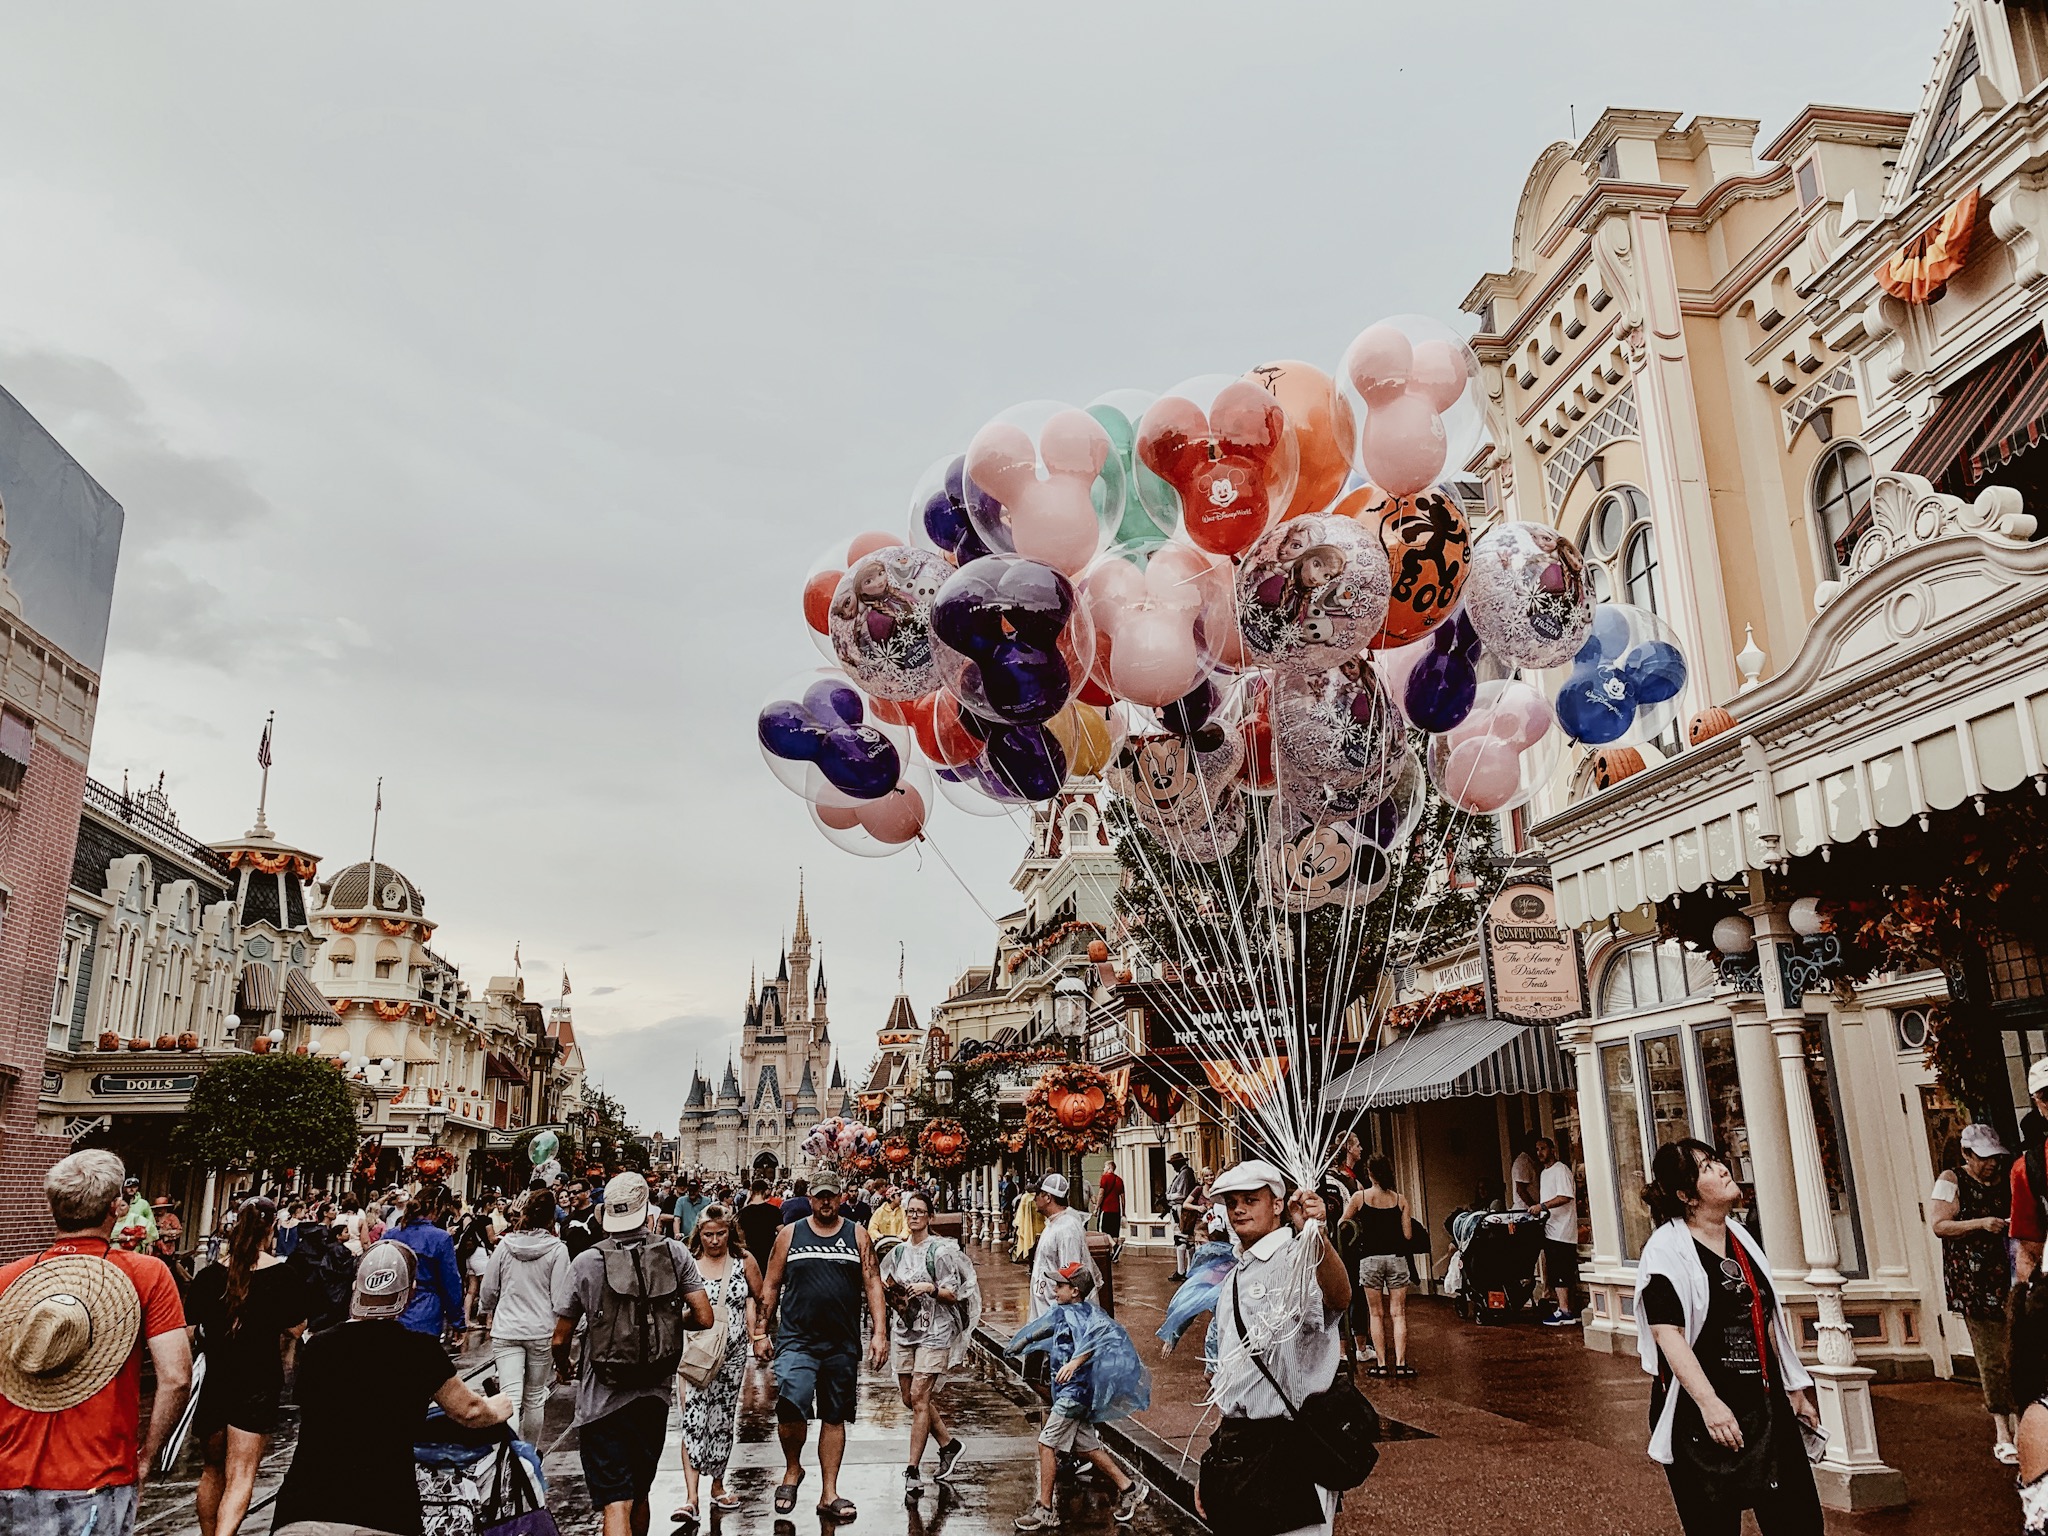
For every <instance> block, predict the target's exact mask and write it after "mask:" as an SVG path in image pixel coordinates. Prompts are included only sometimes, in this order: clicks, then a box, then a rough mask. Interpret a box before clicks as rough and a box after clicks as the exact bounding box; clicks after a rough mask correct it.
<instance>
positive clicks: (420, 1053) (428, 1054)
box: [398, 1035, 441, 1067]
mask: <svg viewBox="0 0 2048 1536" xmlns="http://www.w3.org/2000/svg"><path fill="white" fill-rule="evenodd" d="M398 1059H399V1060H400V1061H407V1062H411V1063H412V1064H413V1065H414V1066H419V1067H424V1066H426V1065H428V1064H429V1063H430V1062H436V1061H439V1060H440V1059H441V1053H440V1052H439V1051H437V1050H435V1049H434V1048H433V1047H432V1046H430V1045H428V1044H427V1043H426V1042H425V1041H424V1040H421V1039H419V1038H418V1037H417V1036H415V1035H407V1036H406V1037H405V1049H404V1050H403V1051H401V1052H399V1055H398Z"/></svg>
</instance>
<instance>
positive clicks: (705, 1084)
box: [676, 876, 853, 1171]
mask: <svg viewBox="0 0 2048 1536" xmlns="http://www.w3.org/2000/svg"><path fill="white" fill-rule="evenodd" d="M742 1026H743V1027H742V1038H741V1043H740V1058H739V1063H738V1066H737V1068H735V1066H734V1064H733V1061H732V1059H731V1058H730V1057H728V1058H727V1059H726V1063H725V1076H724V1078H723V1079H721V1080H720V1082H719V1083H718V1085H717V1087H716V1088H714V1087H713V1086H712V1083H711V1080H710V1079H709V1078H708V1077H705V1076H704V1075H703V1074H702V1073H699V1072H692V1073H691V1074H690V1095H689V1097H688V1098H687V1099H686V1100H684V1102H683V1113H682V1118H681V1120H680V1121H679V1122H678V1124H677V1127H676V1137H677V1140H678V1142H679V1143H680V1145H679V1147H678V1150H677V1155H676V1161H677V1165H678V1166H679V1167H683V1168H693V1167H699V1166H702V1167H705V1168H711V1169H718V1170H725V1169H731V1170H735V1171H738V1170H750V1171H751V1170H766V1169H768V1168H770V1167H774V1168H790V1167H793V1166H795V1165H796V1164H797V1163H798V1162H799V1161H800V1155H799V1152H798V1149H799V1148H800V1147H801V1146H802V1144H803V1139H804V1137H805V1135H806V1134H807V1133H808V1132H809V1131H810V1129H811V1127H812V1126H814V1125H816V1124H817V1123H818V1122H819V1121H820V1120H822V1119H824V1118H825V1117H826V1116H827V1115H838V1114H851V1113H852V1102H853V1101H852V1097H851V1095H849V1094H848V1092H847V1088H846V1077H845V1074H844V1073H843V1072H841V1071H840V1068H839V1063H838V1061H837V1059H836V1058H835V1056H834V1054H833V1050H832V1031H831V1025H830V1021H829V1019H828V1017H827V1008H826V1001H825V965H824V961H823V960H822V959H821V960H820V961H819V962H818V972H817V980H816V981H815V982H813V981H812V979H811V920H810V916H809V914H807V913H806V912H805V911H804V891H803V881H802V877H801V876H799V877H798V881H797V891H796V927H795V929H794V930H793V931H792V932H791V934H790V939H789V943H788V945H787V947H786V948H785V949H784V950H783V952H782V959H781V961H780V963H779V964H778V965H777V966H776V969H775V975H774V977H773V978H772V979H770V980H768V981H760V980H759V979H758V978H755V977H750V978H749V979H748V982H747V1007H746V1012H745V1014H744V1016H743V1020H742Z"/></svg>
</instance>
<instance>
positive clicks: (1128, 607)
mask: <svg viewBox="0 0 2048 1536" xmlns="http://www.w3.org/2000/svg"><path fill="white" fill-rule="evenodd" d="M1148 595H1149V589H1148V584H1147V582H1146V580H1145V572H1144V571H1143V570H1141V569H1140V568H1139V566H1138V564H1137V562H1135V561H1133V560H1126V559H1122V558H1119V557H1115V556H1112V557H1111V558H1109V559H1105V560H1098V561H1096V563H1095V564H1094V565H1092V566H1090V567H1089V569H1088V571H1087V573H1086V574H1085V575H1083V576H1082V578H1081V601H1082V602H1083V603H1084V604H1086V605H1087V608H1088V617H1089V618H1091V619H1093V620H1094V621H1095V633H1096V636H1097V638H1098V640H1101V639H1108V640H1112V641H1113V640H1115V639H1116V635H1117V631H1118V630H1119V629H1121V628H1122V627H1123V621H1124V616H1125V615H1126V614H1128V613H1130V612H1132V611H1133V610H1135V609H1137V608H1139V607H1141V606H1142V605H1143V604H1144V602H1145V600H1146V598H1147V596H1148Z"/></svg>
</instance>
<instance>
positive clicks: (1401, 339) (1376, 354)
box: [1342, 322, 1415, 410]
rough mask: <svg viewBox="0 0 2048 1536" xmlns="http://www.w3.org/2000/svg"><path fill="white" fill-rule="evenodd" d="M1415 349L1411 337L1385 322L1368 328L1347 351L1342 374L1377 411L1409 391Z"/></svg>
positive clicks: (1360, 333)
mask: <svg viewBox="0 0 2048 1536" xmlns="http://www.w3.org/2000/svg"><path fill="white" fill-rule="evenodd" d="M1414 365H1415V348H1414V346H1413V344H1412V343H1411V342H1410V341H1409V340H1408V338H1407V337H1406V336H1404V335H1402V334H1401V332H1400V331H1398V330H1396V329H1395V328H1394V327H1393V326H1391V325H1387V324H1385V323H1384V322H1383V323H1381V324H1379V325H1369V326H1367V327H1366V328H1365V329H1364V330H1363V331H1361V332H1359V334H1358V337H1357V339H1356V340H1354V341H1353V342H1352V343H1351V345H1350V346H1349V347H1348V348H1347V349H1346V350H1345V353H1344V362H1343V365H1342V366H1343V374H1344V376H1345V377H1347V378H1349V379H1350V380H1351V384H1352V387H1353V388H1354V389H1356V390H1357V391H1358V393H1359V395H1360V396H1361V397H1362V398H1363V399H1364V401H1365V403H1366V404H1367V405H1368V406H1370V407H1372V408H1373V409H1375V410H1377V409H1378V408H1380V407H1381V406H1385V405H1390V404H1392V403H1393V402H1394V401H1395V400H1398V399H1399V398H1400V397H1401V396H1402V395H1404V394H1405V393H1407V391H1408V383H1409V378H1410V375H1411V372H1412V370H1413V368H1414Z"/></svg>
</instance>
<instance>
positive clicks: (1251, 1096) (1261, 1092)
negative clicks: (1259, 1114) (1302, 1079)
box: [1202, 1056, 1287, 1109]
mask: <svg viewBox="0 0 2048 1536" xmlns="http://www.w3.org/2000/svg"><path fill="white" fill-rule="evenodd" d="M1286 1070H1287V1058H1286V1057H1285V1056H1262V1057H1260V1058H1259V1059H1258V1060H1256V1061H1255V1062H1252V1063H1251V1064H1250V1065H1249V1066H1246V1065H1240V1064H1239V1063H1237V1062H1234V1061H1205V1062H1203V1063H1202V1074H1203V1076H1205V1077H1207V1078H1208V1079H1209V1086H1210V1087H1211V1088H1214V1089H1215V1090H1216V1091H1217V1092H1218V1093H1220V1094H1222V1095H1223V1097H1224V1098H1226V1099H1228V1100H1230V1101H1231V1103H1233V1104H1235V1105H1237V1106H1238V1107H1239V1108H1241V1109H1251V1108H1253V1107H1254V1106H1256V1105H1257V1104H1258V1103H1259V1101H1260V1100H1262V1099H1264V1098H1265V1097H1266V1096H1267V1095H1269V1094H1270V1093H1272V1091H1273V1085H1274V1084H1275V1083H1277V1082H1279V1081H1280V1074H1281V1073H1283V1072H1285V1071H1286Z"/></svg>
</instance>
